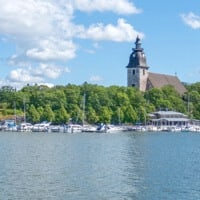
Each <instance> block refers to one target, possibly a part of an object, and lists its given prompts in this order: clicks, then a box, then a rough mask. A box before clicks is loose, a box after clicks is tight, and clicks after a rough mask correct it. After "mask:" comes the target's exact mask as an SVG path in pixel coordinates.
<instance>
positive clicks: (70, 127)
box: [0, 122, 200, 133]
mask: <svg viewBox="0 0 200 200" xmlns="http://www.w3.org/2000/svg"><path fill="white" fill-rule="evenodd" d="M0 130H1V131H16V132H61V133H80V132H88V133H92V132H94V133H95V132H98V133H116V132H125V131H137V132H161V131H164V132H200V126H197V125H188V126H152V125H148V126H138V125H137V126H132V125H107V124H103V123H101V124H100V125H98V126H95V125H84V126H83V125H80V124H67V125H52V124H51V123H49V122H42V123H38V124H34V125H32V124H31V123H21V124H19V125H15V123H11V122H10V123H4V124H1V125H0Z"/></svg>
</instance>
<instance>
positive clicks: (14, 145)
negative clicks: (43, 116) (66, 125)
mask: <svg viewBox="0 0 200 200" xmlns="http://www.w3.org/2000/svg"><path fill="white" fill-rule="evenodd" d="M0 199H2V200H27V199H28V200H40V199H41V200H51V199H52V200H65V199H67V200H71V199H73V200H79V199H80V200H82V199H86V200H90V199H91V200H96V199H97V200H104V199H105V200H107V199H108V200H110V199H111V200H118V199H120V200H121V199H124V200H128V199H134V200H161V199H167V200H168V199H171V200H175V199H176V200H178V199H180V200H190V199H192V200H196V199H200V134H192V133H181V134H177V133H176V134H174V133H173V134H171V133H145V134H143V133H142V134H140V133H119V134H60V133H57V134H54V133H44V134H41V133H31V134H24V133H3V132H0Z"/></svg>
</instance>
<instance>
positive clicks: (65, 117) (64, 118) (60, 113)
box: [54, 105, 70, 124]
mask: <svg viewBox="0 0 200 200" xmlns="http://www.w3.org/2000/svg"><path fill="white" fill-rule="evenodd" d="M69 119H70V115H69V114H68V113H67V111H66V110H65V108H64V106H63V105H62V106H61V108H60V109H58V110H56V111H55V119H54V122H56V123H58V124H59V123H62V124H65V123H66V122H68V121H69Z"/></svg>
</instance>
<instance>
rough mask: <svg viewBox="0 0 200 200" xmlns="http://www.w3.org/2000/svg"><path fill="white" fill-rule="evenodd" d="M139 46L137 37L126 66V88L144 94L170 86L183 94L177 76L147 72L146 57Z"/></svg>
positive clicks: (181, 85)
mask: <svg viewBox="0 0 200 200" xmlns="http://www.w3.org/2000/svg"><path fill="white" fill-rule="evenodd" d="M141 44H142V43H141V40H140V38H139V37H137V38H136V41H135V48H133V49H132V50H133V51H132V53H131V54H130V57H129V63H128V65H127V66H126V68H127V85H128V87H137V88H139V90H140V91H143V92H145V91H146V90H149V89H151V88H162V87H163V86H166V85H171V86H173V87H174V88H175V89H176V90H177V91H178V92H179V94H181V95H182V94H184V93H185V92H186V91H187V90H186V88H185V87H184V85H183V84H182V83H181V82H180V80H179V79H178V77H177V76H173V75H166V74H158V73H152V72H149V66H148V65H147V59H146V55H145V53H144V49H143V48H142V47H141Z"/></svg>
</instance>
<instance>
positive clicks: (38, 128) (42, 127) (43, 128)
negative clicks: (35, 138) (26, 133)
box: [32, 121, 51, 132]
mask: <svg viewBox="0 0 200 200" xmlns="http://www.w3.org/2000/svg"><path fill="white" fill-rule="evenodd" d="M50 124H51V123H50V122H46V121H44V122H42V123H38V124H34V125H33V128H32V131H33V132H48V131H49V126H50Z"/></svg>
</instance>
